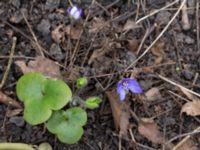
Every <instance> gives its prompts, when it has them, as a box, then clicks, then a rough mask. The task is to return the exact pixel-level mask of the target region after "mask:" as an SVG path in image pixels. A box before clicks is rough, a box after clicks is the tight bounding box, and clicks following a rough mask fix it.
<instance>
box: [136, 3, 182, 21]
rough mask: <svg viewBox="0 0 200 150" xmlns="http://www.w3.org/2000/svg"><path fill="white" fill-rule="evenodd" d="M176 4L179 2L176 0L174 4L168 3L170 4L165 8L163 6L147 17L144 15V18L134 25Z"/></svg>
mask: <svg viewBox="0 0 200 150" xmlns="http://www.w3.org/2000/svg"><path fill="white" fill-rule="evenodd" d="M177 2H179V0H176V1H174V2H172V3H170V4H168V5H166V6H164V7H162V8H160V9H158V10H155V11H153V12H152V13H150V14H148V15H146V16H144V17H142V18H140V19H139V20H138V21H136V24H138V23H140V22H141V21H143V20H145V19H147V18H148V17H151V16H153V15H155V14H157V13H158V12H160V11H162V10H165V9H166V8H167V7H170V6H172V5H174V4H176V3H177Z"/></svg>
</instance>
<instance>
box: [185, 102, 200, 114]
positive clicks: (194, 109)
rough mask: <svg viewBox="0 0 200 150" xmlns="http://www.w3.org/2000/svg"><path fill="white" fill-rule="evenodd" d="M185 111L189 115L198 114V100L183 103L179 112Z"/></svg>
mask: <svg viewBox="0 0 200 150" xmlns="http://www.w3.org/2000/svg"><path fill="white" fill-rule="evenodd" d="M183 112H185V113H186V114H187V115H189V116H199V115H200V100H193V101H191V102H187V103H185V104H184V105H183V107H182V109H181V113H183Z"/></svg>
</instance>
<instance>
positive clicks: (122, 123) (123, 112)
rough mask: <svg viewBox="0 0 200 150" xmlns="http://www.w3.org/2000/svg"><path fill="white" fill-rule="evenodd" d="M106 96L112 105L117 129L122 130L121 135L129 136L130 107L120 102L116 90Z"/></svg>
mask: <svg viewBox="0 0 200 150" xmlns="http://www.w3.org/2000/svg"><path fill="white" fill-rule="evenodd" d="M106 95H107V96H108V100H109V102H110V105H111V109H112V115H113V118H114V123H115V128H116V129H117V130H120V135H124V136H127V131H128V128H129V118H130V112H129V110H128V109H129V106H128V105H126V104H125V103H123V102H120V100H119V98H118V95H117V93H116V91H115V90H113V91H108V92H106Z"/></svg>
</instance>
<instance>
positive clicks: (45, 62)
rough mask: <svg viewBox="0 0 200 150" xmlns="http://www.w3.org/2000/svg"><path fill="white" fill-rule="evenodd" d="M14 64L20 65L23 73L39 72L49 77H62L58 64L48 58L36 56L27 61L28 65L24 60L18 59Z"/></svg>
mask: <svg viewBox="0 0 200 150" xmlns="http://www.w3.org/2000/svg"><path fill="white" fill-rule="evenodd" d="M15 64H16V65H17V66H19V67H20V69H21V70H22V72H23V73H29V72H40V73H42V74H44V75H46V76H49V77H54V78H60V79H62V76H61V73H60V68H59V66H58V65H57V64H56V63H55V62H54V61H52V60H50V59H48V58H44V57H41V56H38V57H36V59H35V60H33V61H29V63H28V65H26V62H25V61H24V60H18V61H16V62H15Z"/></svg>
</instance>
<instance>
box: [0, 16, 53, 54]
mask: <svg viewBox="0 0 200 150" xmlns="http://www.w3.org/2000/svg"><path fill="white" fill-rule="evenodd" d="M0 20H1V21H2V22H3V23H5V24H6V25H8V26H9V27H11V28H12V29H13V30H15V31H16V32H19V33H20V34H21V35H23V36H24V37H25V38H26V39H28V40H29V41H30V42H31V43H32V44H35V45H37V44H36V42H35V41H34V40H33V39H32V38H30V37H29V36H28V35H26V34H25V33H24V32H23V31H21V30H20V29H18V28H16V27H15V26H13V25H12V24H10V23H9V22H8V21H6V20H3V19H2V18H0ZM40 47H41V49H42V50H43V51H44V52H45V54H47V55H48V56H50V54H49V53H48V51H47V50H45V49H44V48H43V47H42V46H40ZM50 57H51V56H50Z"/></svg>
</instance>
